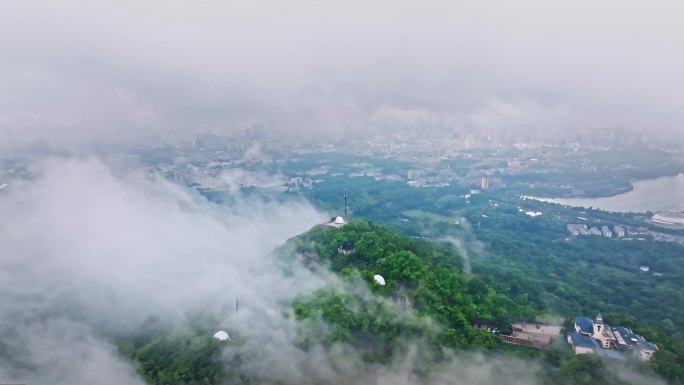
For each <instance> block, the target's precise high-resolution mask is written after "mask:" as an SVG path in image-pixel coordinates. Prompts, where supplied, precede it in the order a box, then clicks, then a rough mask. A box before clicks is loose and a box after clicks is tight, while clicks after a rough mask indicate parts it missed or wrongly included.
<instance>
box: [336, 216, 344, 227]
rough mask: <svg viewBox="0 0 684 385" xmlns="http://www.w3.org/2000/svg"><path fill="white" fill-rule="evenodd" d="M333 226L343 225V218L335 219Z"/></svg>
mask: <svg viewBox="0 0 684 385" xmlns="http://www.w3.org/2000/svg"><path fill="white" fill-rule="evenodd" d="M335 224H336V225H343V224H344V218H342V217H337V218H335Z"/></svg>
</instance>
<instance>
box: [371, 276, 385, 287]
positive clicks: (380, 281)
mask: <svg viewBox="0 0 684 385" xmlns="http://www.w3.org/2000/svg"><path fill="white" fill-rule="evenodd" d="M373 281H375V283H377V284H378V285H380V286H385V278H383V277H382V275H380V274H375V275H374V276H373Z"/></svg>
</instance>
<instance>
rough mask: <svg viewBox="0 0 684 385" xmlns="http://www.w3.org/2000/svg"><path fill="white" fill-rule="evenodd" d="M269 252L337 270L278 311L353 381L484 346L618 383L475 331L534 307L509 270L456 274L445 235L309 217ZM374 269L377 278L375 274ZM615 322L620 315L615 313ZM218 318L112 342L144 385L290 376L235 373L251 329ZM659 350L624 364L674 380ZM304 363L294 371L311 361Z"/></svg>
mask: <svg viewBox="0 0 684 385" xmlns="http://www.w3.org/2000/svg"><path fill="white" fill-rule="evenodd" d="M274 256H275V262H276V263H278V264H280V265H281V266H282V268H283V270H284V271H285V274H287V271H288V269H293V268H294V266H295V265H298V264H303V265H304V266H306V267H307V268H309V269H312V270H315V269H321V268H324V269H330V270H331V271H332V272H334V273H335V274H336V276H337V277H339V279H338V281H337V283H333V284H330V285H327V286H325V287H323V288H321V289H319V290H317V291H315V292H313V293H311V294H305V295H300V296H298V297H296V298H293V299H292V301H291V303H290V310H287V311H285V313H284V316H285V318H287V319H290V320H291V321H292V322H293V324H294V325H296V338H295V340H294V342H293V345H294V347H293V349H295V350H296V351H297V352H303V353H302V354H305V355H310V354H313V355H315V356H317V355H319V352H320V351H321V350H322V351H324V352H326V353H325V355H324V357H325V361H326V365H333V366H334V367H337V366H339V365H341V363H340V360H342V362H345V360H347V358H340V356H339V355H335V354H334V352H336V351H339V349H342V350H343V351H346V352H347V353H345V354H347V355H350V356H353V357H356V361H354V362H355V364H354V365H357V366H358V365H361V366H360V367H359V368H357V369H353V370H351V372H353V373H356V372H357V371H358V372H359V374H358V375H359V376H360V377H354V381H365V380H362V379H361V378H362V377H361V375H362V374H363V373H365V372H366V371H367V370H368V369H367V368H368V367H378V366H379V367H383V366H390V367H391V366H392V365H394V364H396V362H398V361H402V360H404V359H405V357H407V356H411V357H412V362H413V364H412V368H411V373H412V375H415V376H417V378H418V379H422V380H420V381H425V382H426V383H430V378H431V375H432V374H433V372H436V371H438V369H437V368H439V367H441V365H444V363H445V362H450V360H452V359H453V358H452V357H453V355H454V354H465V353H458V352H484V353H485V354H486V355H488V356H490V357H492V358H491V359H493V360H500V359H501V357H511V359H520V358H521V357H527V358H525V359H531V360H533V361H532V363H533V364H532V367H534V368H536V369H534V370H532V372H533V374H531V376H532V377H531V378H533V379H534V380H533V382H535V383H542V384H546V383H549V384H551V383H562V384H592V383H596V381H602V382H603V383H609V384H612V383H615V384H617V383H625V382H624V381H623V380H620V379H619V377H618V376H617V375H616V373H615V371H613V370H609V369H608V368H607V367H606V365H605V364H604V363H603V361H601V360H600V359H598V358H595V357H588V356H585V355H580V356H574V355H573V354H572V351H571V350H570V349H569V348H568V347H567V345H565V344H563V343H558V344H555V347H554V348H553V349H551V350H548V351H544V352H542V351H536V350H531V349H528V348H519V347H513V346H511V345H506V344H503V343H502V342H501V341H500V340H499V338H498V336H497V335H496V333H492V332H490V331H487V330H476V329H475V328H474V327H473V323H474V322H476V321H486V322H489V323H491V324H498V325H501V326H504V325H506V324H507V323H508V322H510V321H512V320H521V319H526V320H534V319H535V317H537V316H539V315H540V314H542V312H543V311H544V309H542V308H540V307H539V306H538V305H537V304H534V303H533V302H530V301H529V300H527V299H526V298H527V296H526V294H525V293H524V290H523V289H520V288H519V290H518V291H520V293H517V294H514V293H511V292H510V291H507V290H506V289H505V288H506V287H507V285H508V284H509V282H505V280H506V279H508V278H510V277H498V278H499V279H501V280H502V281H504V282H499V284H493V282H492V279H491V277H486V276H481V275H479V274H477V273H476V274H466V273H465V272H464V271H463V268H462V262H463V260H462V256H461V255H459V254H458V253H457V252H456V251H454V249H453V248H452V247H450V246H449V245H447V244H439V243H432V242H426V241H424V240H421V239H417V238H409V237H406V236H401V235H398V234H396V233H394V232H392V231H389V230H387V229H385V228H382V227H379V226H376V225H373V224H372V223H369V222H367V221H364V220H354V221H351V222H349V223H348V224H347V225H345V226H343V227H342V228H340V229H329V228H327V229H326V228H324V227H322V226H316V227H314V228H313V229H311V230H310V231H308V232H306V233H304V234H302V235H300V236H297V237H295V238H292V239H290V240H289V241H288V242H286V243H285V244H284V245H283V246H282V247H279V248H278V249H276V251H275V252H274ZM376 274H377V275H381V276H382V277H383V278H384V281H385V283H386V284H385V285H380V284H378V283H377V281H376V280H375V279H374V276H375V275H376ZM502 288H504V289H502ZM609 317H610V316H609ZM612 317H614V318H615V317H618V316H612ZM621 321H630V320H629V319H628V318H627V317H624V316H623V318H622V319H621ZM220 323H221V320H220V319H215V318H212V317H206V316H200V317H197V318H196V319H195V320H194V321H193V322H192V325H193V326H192V327H191V328H190V329H187V328H186V329H183V330H177V329H175V330H171V331H169V329H168V328H166V327H165V325H164V324H163V323H157V324H154V322H153V323H152V326H151V327H150V328H149V329H148V330H147V331H146V332H145V333H141V334H140V335H138V336H133V337H128V338H125V339H123V340H122V342H121V343H120V345H119V346H120V351H121V352H122V353H123V354H124V355H126V356H128V357H130V358H131V359H133V360H134V361H136V362H138V364H139V366H138V367H139V371H140V372H141V374H142V375H143V376H144V378H145V379H146V380H147V381H148V382H149V383H153V384H173V383H188V384H200V383H207V384H208V383H236V384H254V383H271V384H289V383H293V382H292V381H291V380H290V379H288V378H285V377H282V378H281V377H278V376H275V377H273V376H271V375H268V374H261V373H257V374H255V373H253V372H245V371H244V370H243V369H242V368H241V365H245V364H246V363H247V362H248V361H249V360H250V359H254V358H255V357H254V354H255V352H254V351H252V350H248V349H247V348H246V347H247V346H249V345H250V343H251V341H250V340H249V339H250V338H254V336H251V337H249V336H244V337H243V336H239V335H238V336H237V337H234V339H233V340H232V341H230V342H227V343H222V342H219V341H217V340H215V339H213V338H211V337H209V336H210V335H211V333H212V330H214V329H212V328H215V326H214V325H216V324H220ZM498 332H505V329H502V330H499V331H498ZM654 333H655V332H654ZM656 334H657V333H656ZM648 337H649V338H653V337H654V336H651V335H648ZM655 337H657V336H655ZM338 354H339V352H338ZM468 354H472V353H468ZM659 355H660V356H662V357H658V356H657V358H656V360H655V361H654V362H653V363H652V364H651V366H650V367H649V366H647V365H643V364H640V363H638V362H631V364H630V365H633V367H632V369H631V370H636V371H638V372H642V373H646V374H648V373H649V372H651V370H652V369H651V368H653V369H655V370H656V371H657V372H659V373H661V374H663V375H665V376H667V377H668V378H669V380H670V381H671V382H672V383H679V381H680V380H679V378H678V375H679V374H678V372H677V368H678V366H677V364H676V360H677V359H678V355H677V354H676V353H672V352H671V351H667V350H663V352H662V353H660V352H659ZM257 356H258V355H257ZM515 357H518V358H515ZM486 360H487V359H486ZM330 362H333V364H331V363H330ZM307 365H309V364H307ZM307 365H304V366H305V367H306V368H308V369H302V370H303V371H304V373H308V370H312V369H311V368H310V367H308V366H307ZM345 365H351V364H350V363H349V362H347V363H346V364H345ZM352 367H354V366H353V365H352ZM439 370H441V369H439ZM453 375H454V376H457V375H458V373H453ZM347 380H348V379H347ZM299 381H300V382H299V383H331V384H332V383H340V382H339V381H344V380H343V379H342V378H339V379H337V380H331V379H327V380H326V379H321V378H318V377H316V376H315V375H311V378H308V377H307V379H306V380H302V379H301V378H300V379H299ZM530 381H532V380H530Z"/></svg>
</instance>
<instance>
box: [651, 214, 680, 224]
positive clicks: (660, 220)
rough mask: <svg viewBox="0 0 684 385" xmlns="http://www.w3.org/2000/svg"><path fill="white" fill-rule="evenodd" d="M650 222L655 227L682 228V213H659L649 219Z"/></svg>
mask: <svg viewBox="0 0 684 385" xmlns="http://www.w3.org/2000/svg"><path fill="white" fill-rule="evenodd" d="M651 222H653V224H656V225H665V226H684V212H682V211H661V212H659V213H656V214H655V215H653V216H652V217H651Z"/></svg>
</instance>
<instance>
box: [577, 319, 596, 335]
mask: <svg viewBox="0 0 684 385" xmlns="http://www.w3.org/2000/svg"><path fill="white" fill-rule="evenodd" d="M575 325H577V327H578V328H579V329H580V332H581V333H583V334H594V321H592V320H591V319H590V318H587V317H577V318H575Z"/></svg>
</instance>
